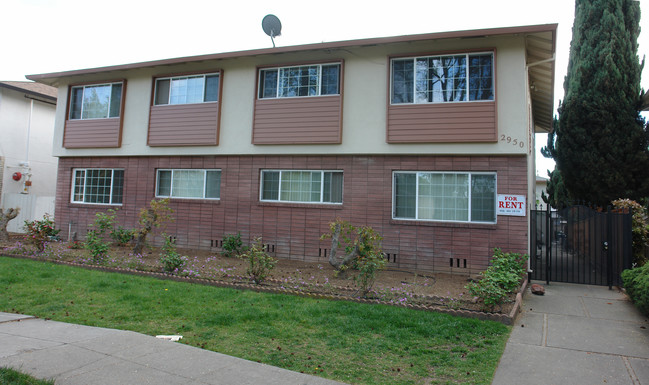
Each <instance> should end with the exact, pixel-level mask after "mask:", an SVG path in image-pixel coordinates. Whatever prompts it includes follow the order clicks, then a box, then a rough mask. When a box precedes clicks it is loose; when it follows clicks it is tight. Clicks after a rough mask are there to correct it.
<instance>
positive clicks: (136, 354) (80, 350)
mask: <svg viewBox="0 0 649 385" xmlns="http://www.w3.org/2000/svg"><path fill="white" fill-rule="evenodd" d="M0 366H9V367H12V368H14V369H18V370H20V371H22V372H25V373H28V374H31V375H32V376H35V377H37V378H43V379H50V378H52V379H54V380H55V382H56V385H100V384H171V385H175V384H191V385H206V384H214V385H216V384H219V385H221V384H278V385H279V384H309V385H334V384H339V383H338V382H335V381H330V380H325V379H322V378H319V377H313V376H309V375H306V374H300V373H296V372H291V371H289V370H285V369H280V368H276V367H273V366H269V365H264V364H258V363H255V362H251V361H246V360H243V359H240V358H234V357H230V356H226V355H223V354H219V353H215V352H211V351H208V350H203V349H198V348H194V347H191V346H188V345H184V344H180V343H177V342H170V341H164V340H160V339H157V338H155V337H151V336H146V335H143V334H139V333H135V332H129V331H121V330H113V329H104V328H95V327H89V326H81V325H74V324H67V323H63V322H55V321H46V320H42V319H37V318H33V317H30V316H22V315H18V314H8V313H0Z"/></svg>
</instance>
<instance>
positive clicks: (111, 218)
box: [84, 210, 115, 262]
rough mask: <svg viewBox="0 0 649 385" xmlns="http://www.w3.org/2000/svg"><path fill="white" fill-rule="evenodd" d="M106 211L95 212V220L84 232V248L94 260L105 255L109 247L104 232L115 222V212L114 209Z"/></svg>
mask: <svg viewBox="0 0 649 385" xmlns="http://www.w3.org/2000/svg"><path fill="white" fill-rule="evenodd" d="M110 211H111V210H109V212H108V213H101V212H99V213H96V214H95V221H94V222H93V224H91V225H90V226H91V227H92V228H91V229H90V230H88V232H87V233H86V242H85V243H84V246H85V248H86V249H87V250H88V251H89V252H90V255H92V259H93V260H94V261H95V262H98V261H100V260H101V259H102V258H103V257H105V256H106V253H107V252H108V249H109V246H110V245H109V244H108V242H105V241H104V237H105V235H106V232H107V231H108V230H109V229H111V228H112V227H113V223H115V214H114V211H113V212H110Z"/></svg>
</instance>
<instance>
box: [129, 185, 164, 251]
mask: <svg viewBox="0 0 649 385" xmlns="http://www.w3.org/2000/svg"><path fill="white" fill-rule="evenodd" d="M173 212H174V211H173V210H172V209H171V207H169V198H165V199H160V200H157V199H152V200H151V202H149V207H146V208H143V209H142V210H140V218H139V220H138V223H139V224H140V228H139V229H137V230H134V236H135V246H134V247H133V254H136V255H137V254H142V249H144V245H145V244H146V237H147V235H148V234H149V233H150V232H151V231H153V229H154V228H158V227H161V226H162V225H164V224H165V223H166V222H171V221H173V220H174V219H173V217H172V214H173Z"/></svg>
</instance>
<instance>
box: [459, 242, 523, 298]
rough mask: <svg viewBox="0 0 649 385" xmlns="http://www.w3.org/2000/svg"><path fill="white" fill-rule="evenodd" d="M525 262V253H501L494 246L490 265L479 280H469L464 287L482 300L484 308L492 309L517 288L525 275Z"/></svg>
mask: <svg viewBox="0 0 649 385" xmlns="http://www.w3.org/2000/svg"><path fill="white" fill-rule="evenodd" d="M526 263H527V255H521V254H519V253H503V252H502V250H500V249H498V248H496V249H494V255H493V259H492V260H491V266H489V267H488V268H487V270H485V271H484V272H483V273H482V277H481V278H480V280H479V281H477V282H471V283H470V284H468V285H467V286H466V288H467V289H468V290H469V293H471V295H474V296H476V297H478V298H480V299H481V300H482V301H483V303H484V305H485V308H487V309H489V310H493V308H494V307H495V306H496V305H501V304H503V303H504V302H505V300H506V299H507V296H508V295H509V294H510V293H513V292H514V291H515V290H516V289H517V288H518V286H519V285H520V283H521V280H522V279H523V276H524V275H525V267H526Z"/></svg>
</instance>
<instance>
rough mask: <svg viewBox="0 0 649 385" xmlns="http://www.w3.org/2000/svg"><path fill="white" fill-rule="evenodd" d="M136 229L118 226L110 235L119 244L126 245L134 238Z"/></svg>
mask: <svg viewBox="0 0 649 385" xmlns="http://www.w3.org/2000/svg"><path fill="white" fill-rule="evenodd" d="M134 234H135V231H134V230H129V229H125V228H123V227H122V226H117V228H116V229H113V231H111V232H110V237H111V238H112V240H113V242H115V244H116V245H117V246H126V245H127V244H128V243H129V242H131V241H132V240H133V235H134Z"/></svg>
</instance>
